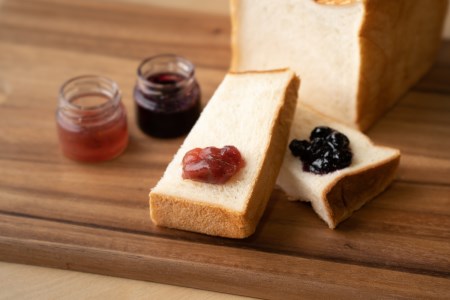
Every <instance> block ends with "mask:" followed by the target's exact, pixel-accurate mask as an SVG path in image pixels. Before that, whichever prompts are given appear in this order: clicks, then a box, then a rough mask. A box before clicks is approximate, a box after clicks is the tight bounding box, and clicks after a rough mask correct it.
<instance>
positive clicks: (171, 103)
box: [134, 72, 200, 138]
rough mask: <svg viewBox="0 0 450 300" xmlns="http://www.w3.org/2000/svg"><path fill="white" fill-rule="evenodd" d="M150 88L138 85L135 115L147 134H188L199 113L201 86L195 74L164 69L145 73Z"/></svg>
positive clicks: (156, 135)
mask: <svg viewBox="0 0 450 300" xmlns="http://www.w3.org/2000/svg"><path fill="white" fill-rule="evenodd" d="M146 80H147V83H149V85H148V88H147V89H141V88H139V85H137V86H136V88H135V90H134V99H135V101H136V118H137V123H138V125H139V128H140V129H141V130H142V131H143V132H145V133H146V134H148V135H151V136H154V137H159V138H173V137H178V136H181V135H185V134H187V133H188V132H189V131H190V130H191V128H192V126H194V124H195V122H196V121H197V119H198V117H199V115H200V87H199V85H198V83H197V81H196V80H195V79H194V78H191V79H190V78H188V77H186V76H184V75H182V74H178V73H172V72H164V73H156V74H151V75H149V76H147V77H146Z"/></svg>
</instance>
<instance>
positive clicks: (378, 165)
mask: <svg viewBox="0 0 450 300" xmlns="http://www.w3.org/2000/svg"><path fill="white" fill-rule="evenodd" d="M317 126H328V127H331V128H333V129H335V130H337V131H339V132H341V133H343V134H345V135H346V136H347V137H348V139H349V140H350V148H351V150H352V152H353V160H352V163H351V165H350V166H349V167H347V168H344V169H341V170H338V171H335V172H332V173H329V174H326V175H316V174H313V173H310V172H305V171H303V163H302V162H301V161H300V159H299V158H297V157H294V156H293V155H292V153H291V151H290V150H289V149H287V150H286V155H285V158H284V161H283V165H282V167H281V170H280V174H279V176H278V179H277V184H278V185H279V186H280V187H281V188H282V189H283V190H284V191H285V192H286V194H287V195H288V198H289V199H290V200H302V201H308V202H311V204H312V207H313V209H314V210H315V211H316V213H317V214H318V215H319V216H320V218H322V220H324V221H325V222H326V223H327V224H328V226H329V227H330V228H335V227H336V226H337V225H338V224H339V222H341V221H343V220H345V219H346V218H348V217H349V216H350V215H351V214H352V213H353V212H354V211H355V210H357V209H359V208H360V207H361V206H363V205H364V204H365V203H366V202H368V201H369V200H371V199H372V198H374V197H375V196H377V195H378V194H379V193H381V192H382V191H383V190H384V189H386V187H387V186H388V185H389V184H390V183H391V182H392V180H393V179H394V177H395V171H396V169H397V167H398V165H399V161H400V152H399V151H398V150H396V149H392V148H387V147H380V146H375V145H373V144H372V142H371V141H370V139H369V138H368V137H367V136H365V135H364V134H362V133H360V132H359V131H356V130H354V129H352V128H350V127H348V126H345V125H342V124H340V123H337V122H334V121H332V120H330V119H329V118H327V117H325V116H323V115H321V114H319V113H317V112H315V111H313V110H311V109H308V108H301V109H297V111H296V114H295V117H294V122H293V125H292V128H291V133H290V138H289V141H291V140H292V139H299V140H305V139H306V140H307V139H308V138H309V136H310V133H311V131H312V129H314V128H315V127H317Z"/></svg>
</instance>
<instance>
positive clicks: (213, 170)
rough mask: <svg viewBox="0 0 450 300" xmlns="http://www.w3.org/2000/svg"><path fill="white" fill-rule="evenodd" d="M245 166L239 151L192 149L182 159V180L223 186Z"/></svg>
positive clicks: (209, 148)
mask: <svg viewBox="0 0 450 300" xmlns="http://www.w3.org/2000/svg"><path fill="white" fill-rule="evenodd" d="M244 166H245V161H244V159H243V158H242V156H241V153H240V152H239V150H238V149H237V148H236V147H234V146H225V147H223V148H216V147H206V148H203V149H202V148H194V149H192V150H190V151H188V152H187V153H186V154H185V155H184V157H183V175H182V176H183V179H191V180H195V181H201V182H205V183H213V184H223V183H225V182H227V181H228V180H229V179H230V178H231V177H232V176H233V175H235V174H236V173H237V172H239V170H240V169H242V168H243V167H244Z"/></svg>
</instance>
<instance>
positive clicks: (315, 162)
mask: <svg viewBox="0 0 450 300" xmlns="http://www.w3.org/2000/svg"><path fill="white" fill-rule="evenodd" d="M309 139H310V140H309V141H308V140H295V139H294V140H292V141H291V143H290V144H289V149H290V150H291V152H292V155H294V156H295V157H299V158H300V160H301V161H302V162H303V170H304V171H306V172H311V173H314V174H320V175H323V174H328V173H331V172H334V171H336V170H340V169H343V168H346V167H348V166H350V164H351V163H352V158H353V154H352V151H351V149H350V141H349V139H348V138H347V136H345V135H344V134H342V133H341V132H339V131H337V130H334V129H332V128H330V127H326V126H319V127H316V128H314V129H313V130H312V131H311V135H310V137H309Z"/></svg>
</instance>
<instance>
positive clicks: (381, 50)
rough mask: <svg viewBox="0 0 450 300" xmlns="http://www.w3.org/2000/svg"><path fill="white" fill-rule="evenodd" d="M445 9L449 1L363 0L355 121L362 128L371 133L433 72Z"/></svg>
mask: <svg viewBox="0 0 450 300" xmlns="http://www.w3.org/2000/svg"><path fill="white" fill-rule="evenodd" d="M447 5H448V0H415V1H411V0H396V1H392V0H378V1H374V0H367V1H365V2H364V7H365V13H364V19H363V22H362V25H361V28H360V30H359V47H360V56H361V66H360V70H359V74H360V80H359V83H358V94H357V100H356V120H354V122H355V124H356V125H357V127H358V129H360V130H362V131H366V130H367V129H369V128H370V127H371V126H372V125H373V124H374V123H375V122H376V121H377V120H378V119H379V118H380V117H381V116H383V115H384V114H385V113H386V111H388V110H389V109H390V108H391V107H393V106H394V105H395V103H396V102H397V101H398V100H399V99H400V98H401V97H402V96H403V95H404V94H405V93H406V92H407V91H408V89H409V88H410V87H411V86H413V85H414V84H415V83H417V82H418V81H419V79H420V78H421V77H422V76H423V75H424V74H425V73H426V72H427V71H428V70H429V69H430V68H431V66H432V64H433V62H434V59H435V57H436V55H437V52H438V50H439V45H440V40H441V35H442V32H441V30H442V28H443V26H442V25H443V22H444V19H445V14H446V11H447ZM431 6H434V8H433V9H430V7H431ZM397 24H402V25H397ZM386 36H387V37H386ZM418 38H420V40H418ZM411 49H414V51H411ZM399 58H401V59H399Z"/></svg>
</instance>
